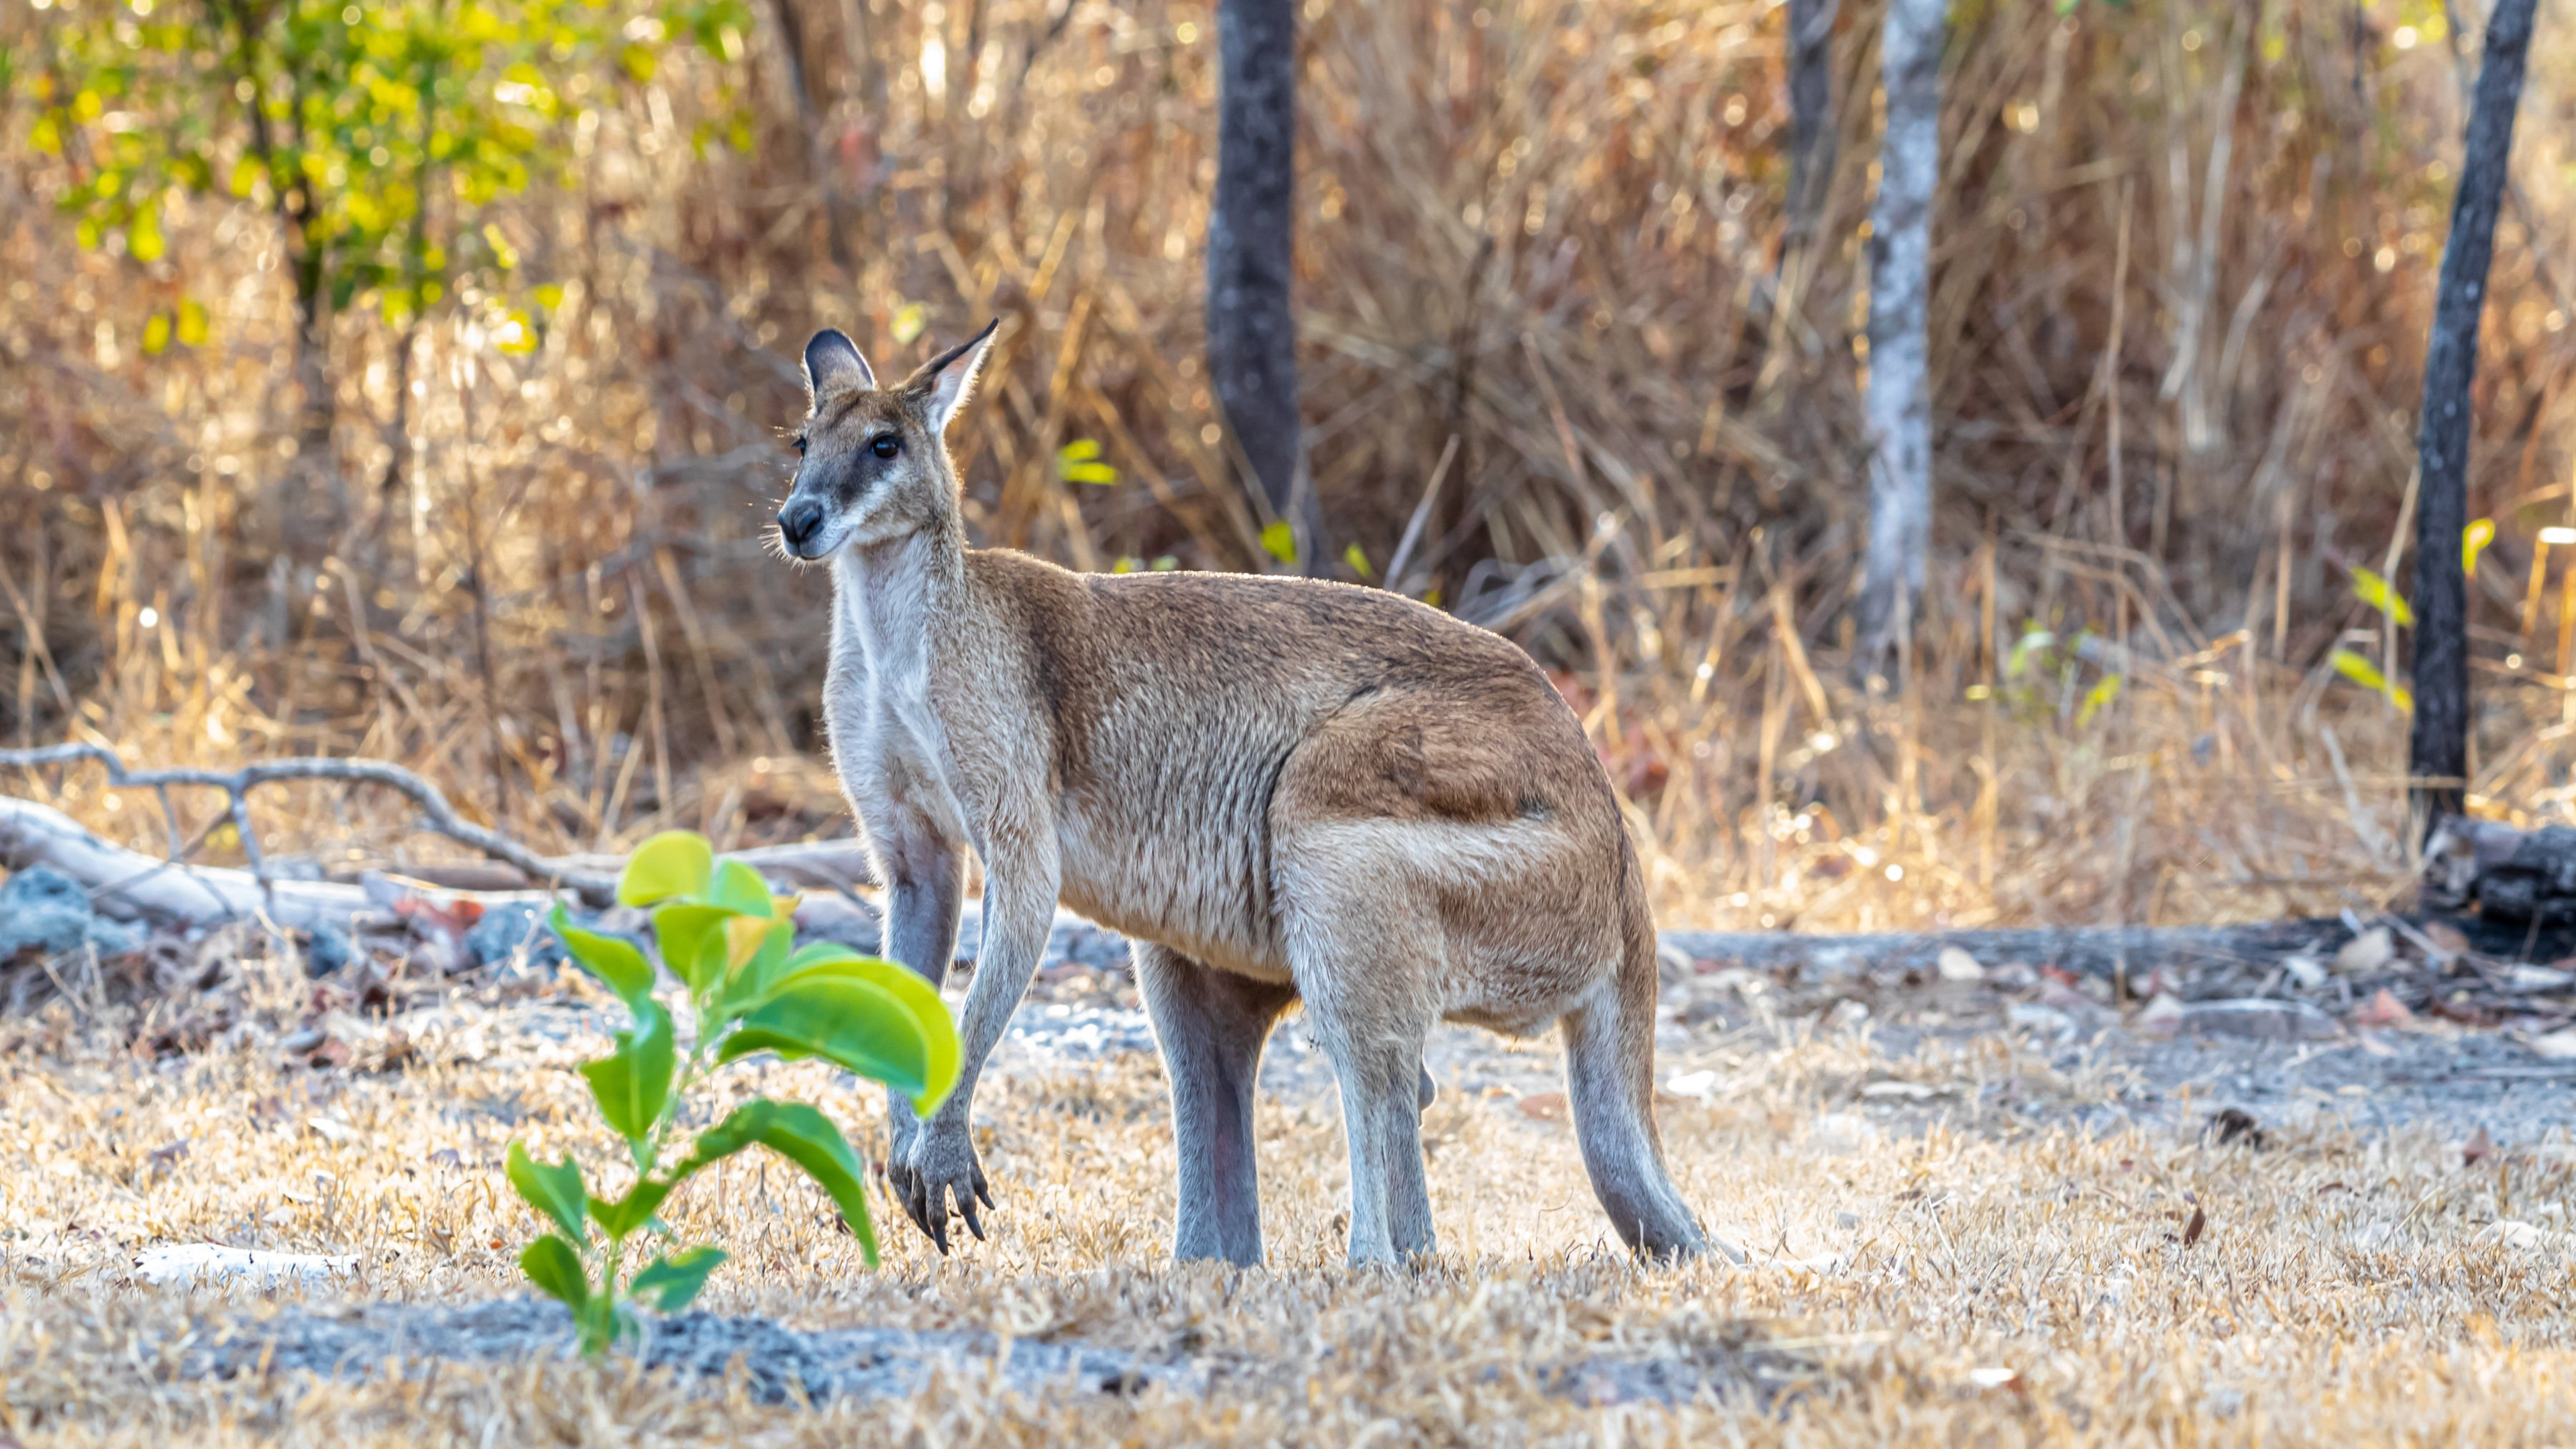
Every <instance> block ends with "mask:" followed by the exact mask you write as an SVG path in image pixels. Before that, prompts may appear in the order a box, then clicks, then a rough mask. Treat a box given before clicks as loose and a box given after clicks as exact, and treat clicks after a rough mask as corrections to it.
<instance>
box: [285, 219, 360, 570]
mask: <svg viewBox="0 0 2576 1449" xmlns="http://www.w3.org/2000/svg"><path fill="white" fill-rule="evenodd" d="M310 214H311V207H310V202H309V199H308V201H307V204H306V206H305V208H304V210H303V211H301V212H299V213H298V217H299V220H298V221H297V223H296V224H295V226H294V228H293V230H294V232H295V234H296V235H297V236H298V237H300V238H302V243H303V244H302V253H303V255H302V256H300V257H298V258H297V259H296V263H295V390H296V394H297V397H296V404H295V458H294V460H293V466H292V467H289V468H288V469H287V470H286V477H285V480H284V482H285V486H284V488H283V489H282V490H281V492H280V496H279V499H278V515H279V517H278V526H279V538H280V541H281V542H282V543H283V544H284V545H285V550H286V554H287V556H288V557H289V558H291V559H292V560H294V562H295V564H296V567H297V572H298V574H299V575H307V576H309V574H310V573H311V571H312V570H314V569H315V568H317V567H319V565H320V564H321V561H322V560H323V559H324V558H325V557H326V556H328V555H329V554H330V552H331V550H332V549H333V548H334V547H335V546H337V545H338V543H339V541H340V535H341V532H342V531H343V530H344V529H346V528H347V527H348V524H349V497H348V490H347V488H346V486H345V484H344V482H343V480H342V479H341V477H340V469H339V464H338V460H336V459H335V458H334V457H333V456H332V446H331V432H332V423H333V422H334V420H335V419H336V417H337V413H338V404H337V402H336V400H335V399H334V398H333V397H332V392H331V312H330V304H329V300H328V298H326V297H325V296H324V295H323V288H324V285H325V280H326V275H325V273H324V271H323V268H322V261H321V252H320V247H321V244H320V243H319V242H316V241H314V240H313V239H312V238H311V237H310V236H308V235H306V234H305V232H304V229H303V226H302V223H301V221H300V217H302V216H307V215H310ZM308 583H309V577H299V578H298V579H297V587H298V588H299V589H300V588H303V587H306V586H307V585H308Z"/></svg>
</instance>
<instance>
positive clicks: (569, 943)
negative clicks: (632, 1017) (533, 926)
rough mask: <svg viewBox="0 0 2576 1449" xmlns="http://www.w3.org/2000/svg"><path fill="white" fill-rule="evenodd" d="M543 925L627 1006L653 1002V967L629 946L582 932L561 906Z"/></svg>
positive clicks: (612, 938) (627, 943)
mask: <svg viewBox="0 0 2576 1449" xmlns="http://www.w3.org/2000/svg"><path fill="white" fill-rule="evenodd" d="M546 924H547V925H549V926H551V927H553V928H554V933H555V939H557V940H559V941H561V942H563V944H564V950H565V951H567V952H569V953H570V954H571V956H572V959H573V960H575V961H577V962H579V963H581V966H582V968H583V969H584V970H586V971H588V972H589V973H590V974H591V975H593V976H596V977H598V978H599V979H600V980H601V981H602V982H604V983H605V984H606V985H607V987H608V989H609V990H611V991H614V992H616V993H617V995H618V998H619V999H620V1000H622V1001H624V1002H625V1003H626V1004H627V1005H628V1006H633V1005H635V1004H636V1003H638V1002H644V1001H650V1000H652V999H653V967H652V964H651V963H650V962H648V961H646V960H645V959H644V953H643V952H641V951H638V950H636V949H635V947H634V946H633V945H632V944H631V943H629V942H626V941H622V940H619V939H618V938H617V937H615V936H603V935H600V934H598V933H597V932H593V931H585V930H583V929H581V928H580V927H579V926H576V925H574V924H573V923H572V917H571V916H570V915H569V914H568V913H567V912H566V911H565V910H564V908H563V907H562V906H560V905H558V906H556V907H555V910H554V914H553V915H552V916H549V917H547V919H546Z"/></svg>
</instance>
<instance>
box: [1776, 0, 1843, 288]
mask: <svg viewBox="0 0 2576 1449" xmlns="http://www.w3.org/2000/svg"><path fill="white" fill-rule="evenodd" d="M1841 8H1842V3H1841V0H1789V225H1788V238H1787V244H1786V245H1784V246H1783V247H1782V248H1781V249H1780V251H1781V256H1782V258H1783V259H1784V260H1785V259H1786V258H1787V256H1788V255H1789V253H1791V252H1794V251H1796V250H1797V249H1799V248H1800V247H1802V246H1804V245H1806V243H1807V241H1808V240H1809V239H1810V238H1812V237H1813V236H1814V235H1815V232H1816V218H1817V215H1818V213H1820V212H1822V211H1823V210H1824V207H1825V190H1826V187H1827V184H1828V183H1829V182H1831V180H1832V179H1833V174H1834V140H1835V127H1834V66H1833V60H1834V15H1835V12H1837V11H1839V10H1840V9H1841Z"/></svg>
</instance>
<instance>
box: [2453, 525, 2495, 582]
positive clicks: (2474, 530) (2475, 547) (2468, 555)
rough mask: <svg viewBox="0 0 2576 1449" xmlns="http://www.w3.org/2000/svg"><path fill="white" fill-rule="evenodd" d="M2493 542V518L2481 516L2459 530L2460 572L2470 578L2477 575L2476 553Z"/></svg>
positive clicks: (2484, 549)
mask: <svg viewBox="0 0 2576 1449" xmlns="http://www.w3.org/2000/svg"><path fill="white" fill-rule="evenodd" d="M2493 542H2495V520H2494V519H2492V518H2481V519H2478V520H2476V521H2474V522H2472V523H2471V524H2470V525H2469V526H2468V527H2466V528H2463V529H2461V530H2460V572H2461V573H2462V574H2465V575H2467V576H2468V577H2470V578H2473V579H2474V578H2476V577H2477V576H2478V555H2479V554H2481V553H2483V552H2485V551H2486V546H2487V545H2488V544H2491V543H2493Z"/></svg>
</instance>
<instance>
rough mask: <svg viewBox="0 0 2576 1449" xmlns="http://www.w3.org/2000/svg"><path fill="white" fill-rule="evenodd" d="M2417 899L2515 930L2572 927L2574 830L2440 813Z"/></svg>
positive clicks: (2427, 905)
mask: <svg viewBox="0 0 2576 1449" xmlns="http://www.w3.org/2000/svg"><path fill="white" fill-rule="evenodd" d="M2421 901H2422V904H2423V905H2424V907H2425V909H2427V910H2436V911H2446V912H2451V913H2455V914H2456V913H2466V912H2472V911H2474V912H2476V913H2477V914H2478V915H2479V916H2481V917H2483V918H2486V919H2488V920H2491V921H2494V922H2497V923H2499V924H2503V925H2507V926H2513V927H2526V926H2530V927H2538V928H2540V929H2543V930H2546V929H2548V928H2550V927H2554V926H2567V925H2571V924H2576V830H2571V829H2569V828H2568V827H2566V826H2564V825H2551V826H2545V827H2543V828H2541V829H2539V830H2529V831H2525V830H2516V829H2514V828H2513V827H2512V826H2510V825H2500V824H2498V823H2496V822H2495V821H2492V820H2471V819H2468V818H2467V817H2465V816H2459V815H2451V816H2445V817H2444V818H2443V820H2442V823H2441V824H2440V825H2438V826H2436V827H2435V828H2434V831H2433V838H2432V839H2431V840H2430V841H2428V842H2426V844H2425V847H2424V886H2423V893H2422V896H2421Z"/></svg>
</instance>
